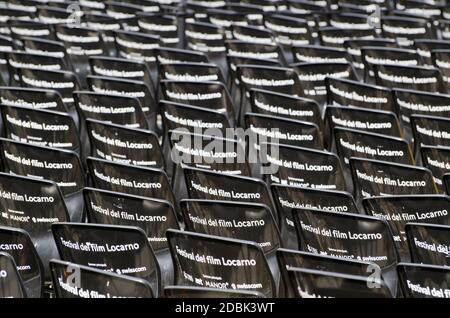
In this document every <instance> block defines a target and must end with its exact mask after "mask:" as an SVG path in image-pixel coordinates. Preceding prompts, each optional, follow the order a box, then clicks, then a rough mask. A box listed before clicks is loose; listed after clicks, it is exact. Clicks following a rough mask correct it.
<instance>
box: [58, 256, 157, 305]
mask: <svg viewBox="0 0 450 318" xmlns="http://www.w3.org/2000/svg"><path fill="white" fill-rule="evenodd" d="M50 268H51V270H52V280H53V286H54V289H55V294H56V297H57V298H90V299H92V298H97V299H100V298H153V297H154V294H153V290H152V287H151V285H150V284H149V282H148V281H146V280H144V279H142V278H137V277H131V276H125V275H118V274H116V273H113V272H107V271H104V270H98V269H95V268H92V267H88V266H84V265H78V264H75V263H71V262H64V261H59V260H52V261H51V262H50Z"/></svg>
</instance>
